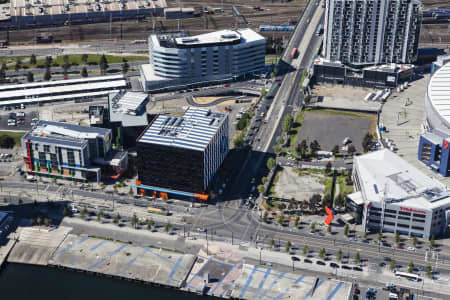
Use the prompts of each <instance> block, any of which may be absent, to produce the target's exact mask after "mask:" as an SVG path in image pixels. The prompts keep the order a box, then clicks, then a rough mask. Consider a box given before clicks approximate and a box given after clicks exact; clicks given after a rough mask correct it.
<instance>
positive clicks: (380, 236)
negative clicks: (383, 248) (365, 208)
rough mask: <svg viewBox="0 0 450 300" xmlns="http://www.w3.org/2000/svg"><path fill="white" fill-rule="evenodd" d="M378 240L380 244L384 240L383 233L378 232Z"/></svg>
mask: <svg viewBox="0 0 450 300" xmlns="http://www.w3.org/2000/svg"><path fill="white" fill-rule="evenodd" d="M377 239H378V243H379V242H381V240H382V239H383V234H382V233H381V231H380V232H378V237H377Z"/></svg>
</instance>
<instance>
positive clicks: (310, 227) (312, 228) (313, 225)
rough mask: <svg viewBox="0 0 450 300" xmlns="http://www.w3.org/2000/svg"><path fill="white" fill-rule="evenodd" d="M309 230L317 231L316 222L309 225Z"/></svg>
mask: <svg viewBox="0 0 450 300" xmlns="http://www.w3.org/2000/svg"><path fill="white" fill-rule="evenodd" d="M309 230H310V231H311V232H314V231H316V222H312V223H311V225H309Z"/></svg>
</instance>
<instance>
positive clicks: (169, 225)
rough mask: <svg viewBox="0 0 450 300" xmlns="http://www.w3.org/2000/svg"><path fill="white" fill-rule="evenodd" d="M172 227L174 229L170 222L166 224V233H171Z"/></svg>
mask: <svg viewBox="0 0 450 300" xmlns="http://www.w3.org/2000/svg"><path fill="white" fill-rule="evenodd" d="M170 227H172V224H170V222H169V223H167V224H166V227H165V230H166V232H169V231H170Z"/></svg>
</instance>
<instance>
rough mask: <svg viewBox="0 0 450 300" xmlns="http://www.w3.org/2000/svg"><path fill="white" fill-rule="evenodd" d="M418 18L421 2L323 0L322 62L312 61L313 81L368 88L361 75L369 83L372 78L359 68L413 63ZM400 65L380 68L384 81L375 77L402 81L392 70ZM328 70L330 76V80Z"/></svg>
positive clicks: (415, 53)
mask: <svg viewBox="0 0 450 300" xmlns="http://www.w3.org/2000/svg"><path fill="white" fill-rule="evenodd" d="M421 22H422V8H421V2H420V0H408V1H406V0H374V1H362V0H356V1H355V0H326V10H325V25H324V31H325V33H324V46H323V49H322V58H323V60H321V61H316V63H315V65H314V72H315V74H316V80H317V81H319V82H320V81H325V82H330V81H331V82H343V83H350V84H355V85H368V86H373V84H372V83H371V82H366V81H367V80H366V76H368V78H367V79H368V80H369V81H370V80H372V81H373V76H369V75H370V74H369V73H367V72H365V73H363V72H362V70H366V68H367V67H369V66H374V65H388V67H389V65H390V64H411V63H412V62H414V61H415V59H416V56H417V47H418V43H419V35H420V27H421ZM390 68H393V67H392V66H390ZM394 68H397V66H395V65H394ZM402 68H403V67H400V66H399V68H398V69H399V70H394V71H390V72H386V71H384V70H382V71H380V74H379V77H383V80H380V79H379V80H378V81H384V82H383V85H386V86H389V85H391V86H392V85H394V86H395V85H396V84H397V83H401V82H398V81H399V80H397V78H396V77H397V76H396V75H395V74H396V73H397V72H402V70H401V69H402ZM385 73H391V74H385ZM330 74H331V75H335V76H331V79H330V78H329V77H330V76H329V75H330ZM327 75H328V76H327ZM372 75H373V74H372ZM386 77H387V78H386ZM389 78H391V80H387V79H389ZM376 85H378V86H383V85H380V84H379V83H377V84H376Z"/></svg>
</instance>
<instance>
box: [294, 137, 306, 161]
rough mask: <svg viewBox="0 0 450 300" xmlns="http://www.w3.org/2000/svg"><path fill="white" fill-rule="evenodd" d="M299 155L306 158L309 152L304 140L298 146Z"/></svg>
mask: <svg viewBox="0 0 450 300" xmlns="http://www.w3.org/2000/svg"><path fill="white" fill-rule="evenodd" d="M296 151H297V154H298V155H300V156H301V157H302V158H303V157H305V155H306V152H308V143H307V142H306V140H302V141H301V142H300V143H299V144H298V145H297V149H296Z"/></svg>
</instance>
